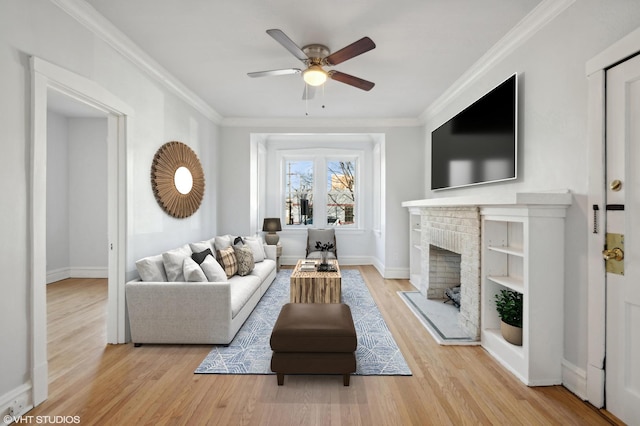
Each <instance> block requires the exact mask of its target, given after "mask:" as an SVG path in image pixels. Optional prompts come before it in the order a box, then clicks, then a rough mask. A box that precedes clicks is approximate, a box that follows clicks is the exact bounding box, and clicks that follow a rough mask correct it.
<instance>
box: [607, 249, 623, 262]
mask: <svg viewBox="0 0 640 426" xmlns="http://www.w3.org/2000/svg"><path fill="white" fill-rule="evenodd" d="M602 257H604V260H616V261H618V262H620V261H621V260H622V259H624V251H622V249H620V248H619V247H615V248H612V249H604V250H602Z"/></svg>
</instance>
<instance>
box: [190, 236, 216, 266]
mask: <svg viewBox="0 0 640 426" xmlns="http://www.w3.org/2000/svg"><path fill="white" fill-rule="evenodd" d="M189 247H190V248H191V251H192V252H193V253H202V252H203V251H205V250H207V249H209V250H211V252H212V253H213V252H214V248H213V246H212V245H211V242H210V241H200V242H197V243H190V244H189ZM194 260H195V259H194ZM202 260H204V257H203V258H202ZM196 262H197V260H196Z"/></svg>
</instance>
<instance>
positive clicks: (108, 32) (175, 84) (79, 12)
mask: <svg viewBox="0 0 640 426" xmlns="http://www.w3.org/2000/svg"><path fill="white" fill-rule="evenodd" d="M50 1H51V3H53V4H54V5H56V6H58V7H59V8H60V9H62V10H63V11H64V12H66V13H67V14H68V15H69V16H71V17H72V18H73V19H75V20H76V21H78V22H79V23H80V24H82V25H83V26H85V27H86V28H87V29H89V31H91V32H92V33H93V34H95V35H96V36H97V37H98V38H100V39H101V40H103V41H104V42H105V43H107V44H108V45H109V46H111V47H112V48H113V49H115V50H116V51H117V52H118V53H120V54H121V55H122V56H124V57H125V58H126V59H128V60H129V61H131V62H132V63H133V64H135V65H136V66H137V67H138V68H140V69H141V70H142V71H144V72H145V73H147V74H148V75H149V76H151V77H152V78H153V79H154V80H156V81H158V82H159V83H161V84H162V85H163V86H165V87H166V88H167V89H168V90H169V91H171V92H173V93H175V94H176V95H177V96H178V97H180V98H181V99H182V100H183V101H185V102H186V103H187V104H189V105H191V106H192V107H193V108H195V109H196V110H197V111H198V112H200V113H201V114H203V115H204V116H205V117H207V118H208V119H209V120H211V121H213V122H214V123H216V124H220V122H221V121H222V116H221V115H220V114H218V112H216V111H215V110H214V109H213V108H211V106H209V104H207V103H206V102H205V101H204V100H202V98H200V97H199V96H198V95H196V94H195V93H193V92H192V91H191V90H189V89H188V88H187V87H186V86H185V85H184V84H182V83H181V82H180V81H179V80H178V79H177V78H175V77H174V76H173V75H171V73H170V72H169V71H167V70H166V69H165V68H163V67H162V66H161V65H160V64H159V63H158V62H156V61H155V60H154V59H153V58H151V57H150V56H149V55H148V54H146V53H145V52H144V51H143V50H142V49H141V48H140V47H138V45H137V44H135V43H134V42H133V41H132V40H131V39H130V38H128V37H127V36H126V35H125V34H124V33H123V32H122V31H120V30H119V29H118V28H116V27H115V26H114V25H113V24H112V23H111V22H109V20H107V19H106V18H105V17H104V16H102V15H101V14H100V13H99V12H98V11H97V10H95V9H94V8H93V7H92V6H91V5H89V4H88V3H87V2H85V1H84V0H50Z"/></svg>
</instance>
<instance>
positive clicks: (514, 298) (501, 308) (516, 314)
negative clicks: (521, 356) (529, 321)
mask: <svg viewBox="0 0 640 426" xmlns="http://www.w3.org/2000/svg"><path fill="white" fill-rule="evenodd" d="M495 297H496V310H497V311H498V316H500V319H501V320H502V323H501V324H500V331H502V337H504V340H506V341H507V342H509V343H511V344H513V345H517V346H522V293H518V292H517V291H513V290H500V292H499V293H497V294H496V296H495Z"/></svg>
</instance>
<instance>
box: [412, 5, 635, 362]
mask: <svg viewBox="0 0 640 426" xmlns="http://www.w3.org/2000/svg"><path fill="white" fill-rule="evenodd" d="M639 17H640V2H638V1H637V0H619V1H616V2H611V1H607V0H580V1H576V2H575V3H573V4H572V5H571V6H570V7H569V8H568V9H567V10H565V11H564V12H563V13H562V14H560V15H559V16H558V17H557V18H556V19H554V20H553V21H552V22H551V23H549V24H547V25H546V26H545V27H544V28H543V29H542V30H541V31H539V32H538V33H537V34H535V35H534V36H533V37H531V38H530V39H529V40H528V41H526V42H525V43H524V44H523V45H521V46H520V47H518V48H517V49H516V50H515V51H514V52H513V53H511V54H510V55H508V56H507V57H506V58H505V59H504V60H502V61H501V62H499V63H498V64H496V65H495V66H493V67H491V68H490V69H489V70H487V71H486V72H485V73H483V74H482V75H480V77H479V78H478V79H477V80H476V81H474V82H473V84H471V85H470V86H469V87H468V88H467V89H466V90H463V91H462V92H461V93H460V94H459V96H457V97H456V98H455V99H454V100H453V101H452V102H451V103H450V104H448V105H446V107H445V108H444V109H443V110H441V111H439V112H437V113H436V114H432V115H429V116H428V121H427V125H426V130H427V137H426V139H427V141H426V152H425V158H426V160H425V161H426V163H427V164H429V163H430V161H431V160H430V132H431V131H432V130H433V129H435V128H436V127H438V126H439V125H441V124H442V123H444V122H445V121H446V120H448V119H449V118H451V117H452V116H453V115H454V114H456V113H457V112H459V111H460V110H462V109H463V108H464V107H466V106H467V105H469V104H470V103H472V102H473V101H475V100H476V99H477V98H479V97H480V96H482V95H483V94H484V93H485V92H487V91H488V90H489V89H491V88H492V87H494V86H495V85H497V84H498V83H499V82H501V81H502V80H504V79H505V78H506V77H508V76H509V75H510V74H512V73H514V72H518V73H519V96H520V99H519V108H520V110H519V117H518V118H519V126H520V127H519V134H518V137H519V157H520V161H519V170H518V173H519V179H518V180H517V181H515V182H511V183H503V184H490V185H483V186H477V187H472V188H466V189H455V190H448V191H442V192H433V193H432V192H431V191H428V190H427V191H426V192H425V197H426V198H430V197H452V196H459V195H468V194H495V193H496V192H514V191H520V192H522V191H539V190H540V191H544V190H553V189H560V188H568V189H570V190H571V191H572V192H573V193H574V200H573V206H572V207H571V208H570V209H569V210H568V215H567V219H566V236H565V245H566V250H565V258H566V263H565V288H564V304H565V309H564V336H565V346H564V357H565V359H566V360H567V361H568V362H569V363H571V364H573V365H574V366H576V367H577V368H578V369H579V370H581V371H582V372H584V370H585V369H586V365H587V329H586V326H587V317H586V312H587V265H586V257H587V253H586V250H587V237H586V235H587V232H588V225H587V224H588V215H589V214H590V210H589V206H587V205H586V192H587V179H588V175H589V170H588V168H587V137H586V129H587V80H586V77H585V63H586V61H587V60H589V59H590V58H592V57H593V56H595V55H596V54H598V53H599V52H601V51H602V50H604V49H605V48H606V47H608V46H609V45H611V44H612V43H614V42H615V41H616V40H618V39H620V38H622V37H623V36H624V35H626V34H627V33H629V32H631V31H632V30H634V29H635V28H637V27H638V25H640V18H639ZM638 47H639V49H640V46H638ZM425 188H430V176H429V174H426V175H425ZM549 297H553V295H549Z"/></svg>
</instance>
